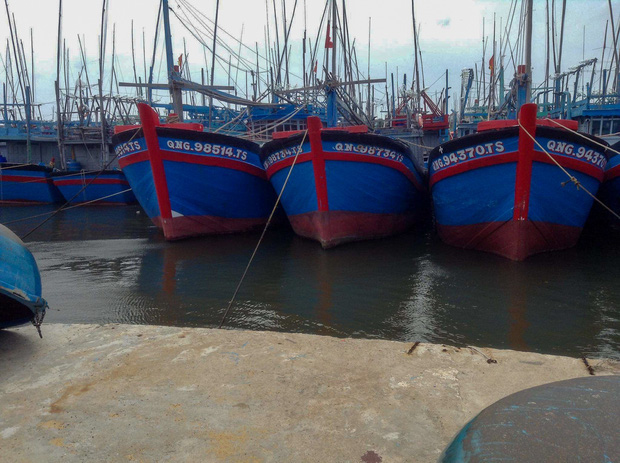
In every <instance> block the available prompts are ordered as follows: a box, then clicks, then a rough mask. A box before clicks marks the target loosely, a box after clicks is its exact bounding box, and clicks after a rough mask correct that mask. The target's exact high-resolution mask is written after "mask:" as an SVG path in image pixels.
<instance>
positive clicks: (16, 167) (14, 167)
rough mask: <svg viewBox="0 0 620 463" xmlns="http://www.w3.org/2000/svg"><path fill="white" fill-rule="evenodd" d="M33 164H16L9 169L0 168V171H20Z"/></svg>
mask: <svg viewBox="0 0 620 463" xmlns="http://www.w3.org/2000/svg"><path fill="white" fill-rule="evenodd" d="M32 165H33V164H32V163H30V164H17V165H15V166H11V167H0V170H11V169H20V168H22V167H26V166H32Z"/></svg>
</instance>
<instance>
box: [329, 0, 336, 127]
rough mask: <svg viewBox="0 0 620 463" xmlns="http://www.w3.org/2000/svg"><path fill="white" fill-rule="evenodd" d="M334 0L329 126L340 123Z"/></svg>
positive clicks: (334, 1)
mask: <svg viewBox="0 0 620 463" xmlns="http://www.w3.org/2000/svg"><path fill="white" fill-rule="evenodd" d="M331 2H332V41H331V43H332V72H331V79H329V80H331V81H332V85H331V86H329V88H328V91H327V126H328V127H335V126H336V125H337V124H338V105H337V102H336V82H335V80H336V42H337V40H336V14H337V13H336V0H331Z"/></svg>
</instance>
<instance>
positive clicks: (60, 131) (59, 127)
mask: <svg viewBox="0 0 620 463" xmlns="http://www.w3.org/2000/svg"><path fill="white" fill-rule="evenodd" d="M61 44H62V0H58V44H57V49H56V82H55V85H54V87H55V90H56V135H57V141H58V154H59V155H60V163H61V166H62V167H65V141H64V127H63V120H62V115H61V113H60V56H61V55H60V54H61V50H62V45H61Z"/></svg>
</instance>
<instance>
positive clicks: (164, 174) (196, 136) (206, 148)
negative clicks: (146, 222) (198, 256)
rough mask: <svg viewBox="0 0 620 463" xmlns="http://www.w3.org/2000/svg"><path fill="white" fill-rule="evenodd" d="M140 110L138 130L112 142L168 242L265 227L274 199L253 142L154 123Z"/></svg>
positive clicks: (140, 198) (137, 193) (138, 195)
mask: <svg viewBox="0 0 620 463" xmlns="http://www.w3.org/2000/svg"><path fill="white" fill-rule="evenodd" d="M144 106H146V105H143V106H142V107H141V108H140V111H141V113H140V114H141V120H142V128H141V129H130V130H125V131H122V132H119V133H117V134H116V135H115V136H114V138H113V144H114V146H115V150H116V152H117V154H118V155H119V165H120V166H121V169H122V170H123V172H124V173H125V176H126V177H127V180H128V181H129V184H130V185H131V188H132V190H133V192H134V194H135V196H136V198H137V199H138V202H139V203H140V204H141V205H142V207H143V208H144V210H145V211H146V213H147V214H148V215H149V217H150V218H151V220H153V222H154V223H155V224H156V225H157V226H158V227H160V228H161V229H162V230H163V232H164V236H165V237H166V239H168V240H177V239H182V238H187V237H190V236H199V235H209V234H224V233H236V232H243V231H248V230H252V229H255V228H259V227H262V226H264V225H265V223H266V222H267V219H268V218H269V215H270V213H271V211H272V209H273V207H274V205H275V200H276V195H275V192H274V191H273V188H272V187H271V184H270V183H269V181H268V180H267V177H266V174H265V171H264V169H263V167H262V165H261V163H260V160H259V157H258V152H259V149H260V148H259V146H258V145H257V144H255V143H252V142H249V141H247V140H243V139H241V138H236V137H230V136H226V135H221V134H217V133H206V132H202V131H201V130H197V129H196V128H195V127H194V128H193V129H191V130H188V129H184V128H183V124H176V125H175V126H173V127H165V126H158V125H157V123H158V121H157V122H154V120H155V117H156V116H153V114H155V113H154V112H153V111H152V110H151V109H150V108H149V107H148V106H146V108H145V107H144ZM149 117H150V118H151V120H149Z"/></svg>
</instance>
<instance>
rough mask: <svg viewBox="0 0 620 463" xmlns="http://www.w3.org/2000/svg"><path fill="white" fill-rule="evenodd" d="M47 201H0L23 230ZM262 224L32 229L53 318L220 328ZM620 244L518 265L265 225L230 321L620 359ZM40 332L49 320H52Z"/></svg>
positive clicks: (84, 216) (118, 222)
mask: <svg viewBox="0 0 620 463" xmlns="http://www.w3.org/2000/svg"><path fill="white" fill-rule="evenodd" d="M50 211H53V207H51V206H28V207H2V208H0V223H3V224H6V225H7V226H8V227H9V228H11V229H12V230H13V231H15V232H16V233H17V234H18V235H19V236H23V235H25V234H26V233H28V232H29V231H30V230H32V229H33V228H34V227H35V226H36V225H38V224H39V223H40V222H41V221H42V220H43V218H44V217H39V218H35V219H30V220H20V219H23V218H27V217H31V216H34V215H37V214H44V213H47V212H50ZM259 237H260V233H249V234H238V235H228V236H214V237H204V238H197V239H190V240H185V241H180V242H172V243H170V242H166V241H165V240H164V239H163V236H162V234H161V233H160V231H159V230H158V229H157V228H155V226H154V225H153V224H152V223H151V222H150V220H149V219H148V217H147V216H146V215H145V214H144V213H143V212H141V210H140V208H139V206H129V207H80V208H75V209H70V210H67V211H63V212H61V213H60V214H58V215H56V216H54V217H53V218H52V219H51V220H49V221H48V222H47V223H46V224H44V225H43V226H42V227H41V228H39V229H38V230H36V231H35V232H34V233H32V234H31V235H30V236H28V238H26V239H25V242H26V244H27V245H28V247H29V249H30V250H31V251H32V252H33V254H34V256H35V257H36V259H37V262H38V264H39V268H40V271H41V278H42V281H43V296H44V297H45V298H46V299H47V301H48V302H49V305H50V308H51V309H50V310H49V312H48V314H47V316H46V319H45V321H46V322H47V323H95V324H97V323H129V324H150V325H169V326H179V327H214V326H217V325H218V324H219V322H220V320H221V318H222V316H223V314H224V312H225V310H226V307H227V306H228V302H229V301H230V299H231V297H232V295H233V293H234V291H235V288H236V286H237V284H238V282H239V280H240V278H241V276H242V274H243V271H244V269H245V266H246V265H247V263H248V260H249V258H250V256H251V254H252V251H253V249H254V246H255V245H256V243H257V241H258V239H259ZM619 263H620V240H618V235H617V234H616V235H613V234H612V233H609V232H606V233H602V232H600V230H599V229H597V228H596V227H590V229H587V230H586V231H585V232H584V234H583V236H582V238H581V240H580V243H579V245H578V246H577V247H575V248H573V249H569V250H565V251H561V252H553V253H546V254H540V255H536V256H533V257H531V258H529V259H527V260H526V261H524V262H513V261H510V260H507V259H503V258H501V257H497V256H494V255H491V254H486V253H482V252H477V251H468V250H462V249H456V248H453V247H450V246H447V245H445V244H443V243H442V242H441V241H440V240H439V238H438V237H437V235H436V234H435V233H434V232H433V230H432V226H431V225H430V224H428V225H425V226H423V227H419V228H417V229H414V230H412V231H410V232H408V233H406V234H403V235H400V236H396V237H393V238H389V239H382V240H376V241H368V242H361V243H353V244H348V245H343V246H340V247H337V248H334V249H330V250H327V251H326V250H323V249H322V248H321V246H320V245H319V244H318V243H316V242H313V241H309V240H305V239H302V238H299V237H297V236H295V235H294V233H293V232H292V231H291V230H290V229H289V228H287V227H284V226H281V227H279V228H275V229H273V230H270V231H268V232H267V234H266V236H265V239H264V241H263V243H262V245H261V247H260V249H259V251H258V253H257V255H256V258H255V260H254V262H253V264H252V266H251V268H250V270H249V272H248V274H247V277H246V279H245V281H244V283H243V285H242V286H241V289H240V291H239V293H238V296H237V298H236V301H235V303H234V305H233V307H232V309H231V312H230V315H229V317H228V318H227V321H226V324H225V325H226V326H227V327H233V328H243V329H252V330H273V331H288V332H301V333H315V334H321V335H330V336H337V337H348V336H351V337H360V338H379V339H389V340H398V341H411V342H413V341H422V342H430V343H439V344H442V343H444V344H451V345H456V346H463V345H477V346H488V347H493V348H505V349H514V350H520V351H533V352H538V353H546V354H560V355H569V356H574V357H581V356H588V357H608V358H614V359H620V285H618V281H620V266H619V265H618V264H619ZM44 332H45V330H44Z"/></svg>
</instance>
